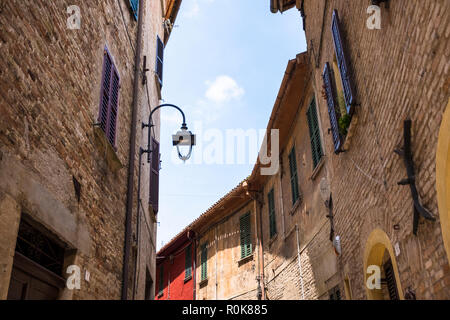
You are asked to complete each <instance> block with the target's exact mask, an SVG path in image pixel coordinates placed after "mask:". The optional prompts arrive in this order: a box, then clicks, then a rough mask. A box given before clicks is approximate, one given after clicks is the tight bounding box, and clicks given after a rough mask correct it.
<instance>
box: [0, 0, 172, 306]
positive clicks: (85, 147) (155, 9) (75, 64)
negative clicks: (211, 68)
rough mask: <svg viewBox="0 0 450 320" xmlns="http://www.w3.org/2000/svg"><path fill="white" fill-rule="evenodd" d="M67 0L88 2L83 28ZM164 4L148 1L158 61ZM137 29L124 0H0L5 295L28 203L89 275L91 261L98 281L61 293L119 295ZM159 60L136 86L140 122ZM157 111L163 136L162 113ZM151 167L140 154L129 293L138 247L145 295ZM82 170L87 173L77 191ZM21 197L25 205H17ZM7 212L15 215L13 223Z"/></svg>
mask: <svg viewBox="0 0 450 320" xmlns="http://www.w3.org/2000/svg"><path fill="white" fill-rule="evenodd" d="M164 4H165V6H167V1H164ZM70 5H77V6H79V8H80V12H81V28H80V29H79V30H69V29H68V28H67V19H68V18H69V16H70V14H68V13H67V8H68V7H69V6H70ZM162 16H163V8H161V2H160V1H146V6H145V8H144V18H145V21H144V35H143V39H144V43H143V55H146V56H147V58H148V61H155V56H156V53H155V51H156V50H155V44H156V35H157V34H159V35H160V37H161V38H163V36H164V30H163V23H162ZM136 34H137V22H136V21H135V20H134V17H133V16H132V14H131V13H130V10H129V1H125V0H124V1H122V0H120V1H114V0H105V1H90V2H89V3H87V2H85V1H71V2H70V1H65V0H57V1H20V2H17V1H1V2H0V56H1V57H2V58H1V59H0V88H1V92H2V93H1V95H0V115H1V116H0V155H1V156H0V176H1V177H2V179H1V182H0V207H1V208H2V211H1V212H0V216H1V217H2V223H1V224H0V228H2V229H1V230H0V243H1V244H2V246H1V249H0V250H1V257H0V268H1V270H0V285H1V287H0V298H6V295H7V290H8V287H7V284H8V283H9V276H10V271H11V270H10V269H11V264H12V257H9V258H4V257H6V256H4V255H3V253H4V252H9V254H10V253H11V250H12V251H14V247H15V237H16V236H17V230H16V228H10V227H9V226H14V225H15V223H17V222H18V221H19V219H20V216H18V214H19V213H22V214H23V213H25V214H27V215H29V216H31V218H32V219H33V220H36V221H37V222H39V223H40V224H42V225H43V226H44V227H45V228H47V229H48V230H49V231H51V232H52V233H54V234H56V235H57V236H58V237H59V238H60V239H61V240H62V241H63V242H64V243H65V244H66V245H67V248H68V249H75V250H76V255H75V257H74V258H73V260H71V263H73V264H76V265H78V266H80V267H81V270H82V274H83V275H84V272H85V271H86V270H88V271H89V272H90V281H89V282H87V281H84V277H83V280H82V283H81V289H80V290H75V291H71V292H68V291H67V290H64V292H63V293H62V294H61V297H62V298H69V299H70V298H73V299H119V298H120V295H121V287H122V268H123V256H124V234H125V228H124V225H125V212H126V194H127V175H128V168H127V166H128V163H129V148H130V127H131V110H132V102H133V101H132V99H133V80H134V68H135V66H134V61H135V50H136ZM105 46H106V47H107V48H108V50H109V52H110V54H111V55H112V57H113V59H114V62H115V65H116V68H117V70H118V72H119V74H120V101H119V111H118V120H117V121H118V122H117V136H116V149H115V150H114V149H112V148H111V146H110V145H108V143H107V142H105V136H104V134H103V132H102V131H101V130H99V129H98V128H97V127H95V126H94V124H95V123H96V122H97V117H98V113H99V102H100V88H101V75H102V64H103V54H104V48H105ZM150 69H151V70H152V71H151V72H149V73H148V83H147V86H148V90H146V89H145V87H144V86H141V87H140V88H139V97H140V98H139V101H138V124H140V123H141V122H142V121H145V122H147V119H148V115H149V111H150V108H153V107H155V106H156V105H158V102H159V93H158V90H159V89H158V88H157V86H156V82H155V79H154V76H153V69H154V66H153V65H151V66H150ZM148 101H150V104H151V106H149V103H148ZM153 119H154V122H155V124H156V130H155V132H156V134H157V138H158V139H159V113H158V114H155V116H154V117H153ZM146 136H147V134H146V132H145V131H142V130H141V129H140V126H139V125H138V131H137V141H136V154H135V159H136V166H135V173H134V174H135V179H134V181H135V187H134V190H135V194H134V203H135V204H134V205H133V208H134V209H133V225H135V224H136V217H137V210H136V208H137V198H138V195H137V191H136V190H137V180H138V179H137V174H138V167H139V165H138V152H139V147H140V146H142V147H144V148H146V144H147V142H146V140H147V139H146ZM148 177H149V167H148V165H147V164H146V162H145V163H144V162H143V165H142V186H141V198H142V203H143V209H142V210H143V213H142V211H141V213H142V215H143V216H142V218H141V221H142V228H141V229H143V231H141V236H140V239H139V240H140V242H141V244H145V246H144V245H141V249H140V250H138V252H137V253H136V254H134V255H133V258H132V259H131V260H130V270H131V272H130V273H131V276H130V290H129V293H128V296H129V297H131V296H134V295H133V289H134V288H133V279H132V278H133V276H134V265H135V259H136V257H137V254H139V255H140V259H138V260H139V266H138V269H137V270H138V275H137V280H138V281H137V282H138V286H137V288H135V291H136V298H143V297H144V286H145V275H146V271H145V267H147V268H148V269H149V270H150V274H151V276H152V278H153V279H155V278H156V277H155V243H156V226H155V223H154V216H153V213H151V212H150V209H149V207H148V186H149V180H148ZM73 178H75V179H76V180H78V182H79V183H80V184H81V198H80V200H79V201H78V200H77V199H76V196H75V191H74V184H73ZM5 201H6V202H5ZM11 201H12V202H13V204H11ZM49 203H51V205H49ZM15 207H17V208H19V209H18V210H16V211H17V212H15V213H14V214H13V211H11V210H13V209H14V208H15ZM5 208H6V209H8V208H9V209H8V210H6V209H5ZM14 210H15V209H14ZM7 211H8V212H7ZM144 216H145V219H144ZM3 217H5V218H6V219H9V220H8V221H7V223H6V224H5V223H3V222H4V220H3ZM144 221H145V223H144ZM13 222H14V223H13ZM133 229H134V230H133V234H134V235H135V234H136V230H135V228H133ZM6 230H8V233H6V232H5V231H6ZM14 230H15V233H16V234H15V235H10V233H11V232H13V231H14ZM4 246H7V247H8V248H4ZM4 250H6V251H4ZM132 252H133V250H132ZM64 276H66V275H64Z"/></svg>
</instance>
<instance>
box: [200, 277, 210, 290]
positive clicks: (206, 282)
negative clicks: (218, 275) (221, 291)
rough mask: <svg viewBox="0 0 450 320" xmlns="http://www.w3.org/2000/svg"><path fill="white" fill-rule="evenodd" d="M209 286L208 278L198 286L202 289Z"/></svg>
mask: <svg viewBox="0 0 450 320" xmlns="http://www.w3.org/2000/svg"><path fill="white" fill-rule="evenodd" d="M207 284H208V278H206V279H203V280H202V281H200V283H199V284H198V286H199V287H200V288H203V287H204V286H206V285H207Z"/></svg>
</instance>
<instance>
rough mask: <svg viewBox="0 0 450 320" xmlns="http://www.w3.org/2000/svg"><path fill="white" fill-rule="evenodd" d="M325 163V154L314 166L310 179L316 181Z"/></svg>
mask: <svg viewBox="0 0 450 320" xmlns="http://www.w3.org/2000/svg"><path fill="white" fill-rule="evenodd" d="M324 163H325V156H322V158H321V159H320V161H319V163H318V164H317V166H316V167H315V168H314V170H313V172H312V174H311V177H310V179H311V180H313V181H314V179H316V177H317V176H318V175H319V173H320V171H322V167H323V164H324Z"/></svg>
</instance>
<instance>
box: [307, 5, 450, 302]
mask: <svg viewBox="0 0 450 320" xmlns="http://www.w3.org/2000/svg"><path fill="white" fill-rule="evenodd" d="M325 3H328V5H327V6H325ZM390 3H391V5H390V8H389V9H385V8H384V6H383V5H382V6H381V7H382V28H381V30H369V29H367V28H366V20H367V18H368V17H369V15H368V14H367V13H366V9H367V7H368V4H367V3H366V2H363V1H355V2H354V3H353V2H352V5H351V6H350V5H349V3H348V1H339V0H335V1H327V2H324V1H305V13H306V37H307V43H308V51H309V53H310V55H311V63H312V64H313V66H314V70H313V74H314V88H315V90H316V92H320V90H321V88H322V78H321V73H322V70H323V66H324V64H325V62H326V61H329V62H332V61H333V55H334V47H333V40H332V37H331V17H332V10H333V9H337V10H338V13H339V16H340V20H341V25H342V29H343V33H344V38H345V39H344V43H345V45H346V51H347V56H348V62H349V64H350V66H351V78H352V81H353V83H354V85H355V91H356V95H357V103H358V106H357V107H356V114H355V115H356V117H357V123H356V122H355V123H354V124H353V122H354V120H355V118H354V119H353V120H352V125H354V128H353V129H354V132H353V138H352V139H351V142H350V143H349V144H348V151H347V152H345V153H342V154H340V155H334V154H333V147H332V139H331V136H329V135H327V134H326V131H325V130H324V131H323V135H324V142H325V151H326V153H327V154H328V161H327V167H328V168H329V170H330V172H331V177H332V178H331V179H332V180H331V185H332V192H333V196H334V197H333V198H334V200H335V202H334V204H335V206H334V207H335V217H336V218H335V222H336V230H337V233H338V234H339V235H340V236H341V239H342V251H343V254H342V257H341V258H340V264H341V265H342V273H341V275H342V277H344V276H348V277H349V279H350V281H351V290H352V292H353V298H356V299H364V298H366V291H365V285H364V282H365V281H364V274H363V272H362V270H363V268H364V251H365V246H366V240H367V239H368V237H369V234H370V233H371V232H372V231H373V230H374V229H376V228H380V229H381V230H383V231H384V232H385V233H386V234H387V235H388V237H389V239H390V242H391V243H392V246H394V245H396V244H397V245H398V246H399V248H400V253H399V255H398V256H397V257H396V260H397V264H398V270H399V275H400V282H401V283H400V286H401V288H402V289H403V292H405V290H406V289H407V288H408V287H409V288H411V289H412V290H413V291H414V292H415V293H416V296H417V298H418V299H448V298H449V296H450V291H449V290H450V289H449V288H450V287H449V286H448V281H449V280H448V278H449V277H450V272H449V264H448V257H447V256H446V254H445V250H444V245H443V241H442V235H441V229H440V223H439V218H438V211H437V200H436V188H435V181H436V177H435V153H436V145H437V137H438V132H439V126H440V122H441V118H442V113H443V111H444V108H445V106H446V105H447V101H448V94H449V93H448V68H449V62H448V57H447V54H446V52H448V45H449V43H450V42H449V41H448V37H449V23H450V22H449V19H448V15H447V13H448V11H449V9H450V4H449V2H448V1H444V0H442V1H428V2H426V3H418V2H414V1H412V2H411V1H391V2H390ZM324 8H325V14H324ZM322 17H324V21H322V20H323V19H322ZM322 25H323V26H324V28H323V29H322ZM316 62H317V65H316ZM319 109H320V116H321V122H322V128H328V127H329V126H330V124H329V117H328V112H327V105H326V102H325V100H324V99H320V100H319ZM407 118H409V119H411V120H412V124H413V126H412V143H413V153H414V161H415V169H416V183H417V188H418V191H419V194H420V197H421V199H422V203H423V205H424V206H425V207H426V208H428V209H429V210H431V211H432V212H433V213H434V215H435V216H436V217H437V221H436V222H429V221H424V220H423V219H422V218H421V220H420V224H419V231H418V235H417V236H414V235H413V234H412V221H413V216H412V215H413V202H412V198H411V194H410V190H409V188H408V187H404V186H398V185H397V182H398V181H400V180H402V179H403V178H405V176H406V169H405V167H404V164H403V161H402V159H401V158H400V157H399V156H398V155H396V154H394V153H393V150H394V149H395V148H396V147H398V146H401V145H402V144H403V120H405V119H407ZM394 225H398V227H399V230H395V229H394Z"/></svg>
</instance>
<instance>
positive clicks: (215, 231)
mask: <svg viewBox="0 0 450 320" xmlns="http://www.w3.org/2000/svg"><path fill="white" fill-rule="evenodd" d="M217 227H218V225H216V228H215V229H214V233H215V237H214V238H215V240H214V242H215V251H216V252H215V256H216V300H217V287H218V285H219V282H218V281H217V242H218V241H217Z"/></svg>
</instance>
